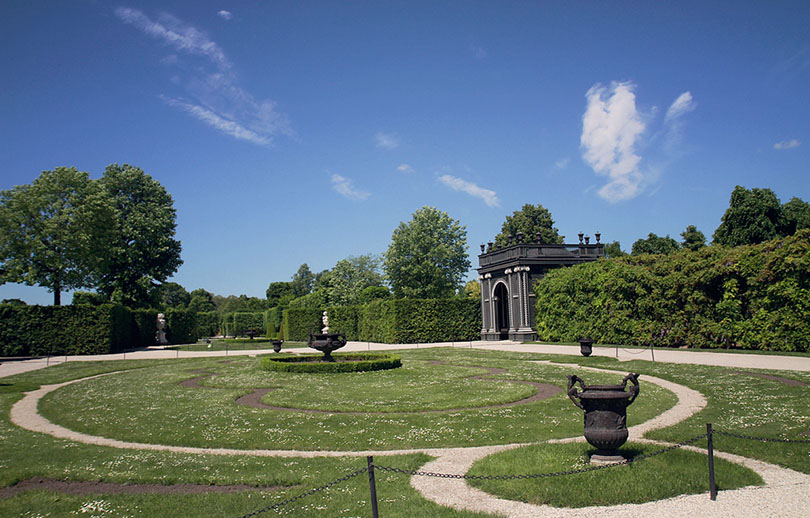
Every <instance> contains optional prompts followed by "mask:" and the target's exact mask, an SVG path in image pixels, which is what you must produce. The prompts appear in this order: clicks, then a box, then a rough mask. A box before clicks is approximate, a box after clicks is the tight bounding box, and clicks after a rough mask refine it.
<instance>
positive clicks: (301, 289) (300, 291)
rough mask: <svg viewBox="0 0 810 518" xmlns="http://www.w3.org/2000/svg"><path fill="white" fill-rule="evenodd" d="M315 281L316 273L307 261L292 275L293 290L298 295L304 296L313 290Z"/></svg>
mask: <svg viewBox="0 0 810 518" xmlns="http://www.w3.org/2000/svg"><path fill="white" fill-rule="evenodd" d="M314 281H315V274H314V273H312V270H310V269H309V265H307V263H304V264H302V265H301V266H299V267H298V271H297V272H295V274H293V276H292V282H291V284H292V290H293V294H294V295H295V296H296V297H301V296H304V295H306V294H308V293H310V292H311V291H312V283H313V282H314Z"/></svg>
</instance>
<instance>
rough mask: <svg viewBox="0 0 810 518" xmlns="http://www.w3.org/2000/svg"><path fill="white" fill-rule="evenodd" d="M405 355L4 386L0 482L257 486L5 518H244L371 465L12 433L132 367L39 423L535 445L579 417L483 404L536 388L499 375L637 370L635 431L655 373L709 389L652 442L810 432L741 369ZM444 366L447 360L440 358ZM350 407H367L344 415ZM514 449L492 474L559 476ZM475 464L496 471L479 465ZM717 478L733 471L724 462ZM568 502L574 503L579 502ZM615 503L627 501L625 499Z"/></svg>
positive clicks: (409, 507) (61, 502)
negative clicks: (348, 365)
mask: <svg viewBox="0 0 810 518" xmlns="http://www.w3.org/2000/svg"><path fill="white" fill-rule="evenodd" d="M400 354H401V356H402V359H403V363H404V365H405V366H404V367H403V368H401V369H394V370H391V371H379V372H376V373H363V374H329V375H302V374H289V373H270V372H266V371H261V370H259V368H258V361H259V360H258V359H255V358H252V359H251V358H242V357H237V358H229V360H231V361H230V362H229V363H222V360H224V358H206V359H194V360H182V359H180V360H161V361H116V362H75V363H67V364H61V365H58V366H54V367H50V368H48V369H44V370H40V371H33V372H29V373H25V374H20V375H17V376H13V377H8V378H3V379H0V488H3V487H10V486H13V485H14V484H15V483H16V482H18V481H21V480H26V479H30V478H34V477H44V478H52V479H59V480H69V481H103V482H112V483H120V484H164V485H173V484H180V483H186V484H214V485H232V484H247V485H250V486H252V487H256V488H257V489H256V490H255V491H244V492H237V493H227V494H221V493H207V494H182V493H181V494H171V495H165V494H102V495H70V494H66V493H61V492H55V491H33V490H29V491H24V492H21V493H19V494H17V495H16V496H11V497H7V498H0V516H71V517H72V516H150V517H151V516H192V517H193V516H241V515H243V514H246V513H248V512H251V511H254V510H256V509H259V508H262V507H265V506H268V505H271V504H272V503H275V502H278V501H281V500H284V499H285V498H288V497H290V496H294V495H297V494H300V493H303V492H305V491H307V490H309V489H311V488H313V487H318V486H320V485H323V484H325V483H328V482H330V481H332V480H335V479H337V478H339V477H341V476H344V475H346V474H348V473H351V472H353V471H355V470H358V469H362V468H363V467H364V466H365V459H364V458H356V457H355V458H350V457H339V458H317V459H305V458H272V457H269V458H268V457H263V458H257V457H251V456H247V455H245V456H242V455H239V456H215V455H192V454H181V453H170V452H155V451H146V450H120V449H114V448H106V447H98V446H91V445H86V444H81V443H76V442H72V441H67V440H61V439H56V438H53V437H50V436H48V435H44V434H39V433H33V432H28V431H26V430H23V429H20V428H18V427H16V426H14V425H12V424H11V423H10V421H9V418H8V415H9V409H10V407H11V405H12V404H13V403H14V402H15V401H17V400H19V399H20V398H21V397H22V392H24V391H28V390H32V389H35V388H37V387H38V386H40V385H44V384H52V383H58V382H62V381H68V380H72V379H78V378H84V377H87V376H90V375H93V374H99V373H103V372H115V371H121V372H118V373H115V374H111V375H109V376H104V377H100V378H96V379H93V380H84V381H80V382H78V383H76V384H73V385H70V386H67V387H64V388H62V389H59V390H57V391H56V392H54V393H52V394H51V395H50V396H49V397H47V398H46V399H45V400H43V401H42V402H41V404H40V411H41V413H43V414H44V415H46V416H47V417H48V418H49V419H51V420H53V421H55V422H57V423H59V424H62V425H63V426H66V427H68V428H71V429H75V430H78V431H83V432H85V433H90V434H97V435H103V436H106V437H112V438H116V439H121V440H129V441H137V442H152V443H162V444H174V445H187V446H201V447H231V448H244V449H248V448H251V449H252V448H261V449H310V450H312V449H334V450H358V449H363V450H365V449H380V450H385V449H400V448H410V447H444V446H474V445H487V444H506V443H515V442H536V441H542V440H545V439H549V438H554V437H564V436H573V435H579V434H581V433H582V413H581V411H580V410H578V409H577V408H576V407H574V406H573V405H572V404H571V402H570V401H569V400H568V399H567V397H566V396H565V394H564V392H560V393H558V394H557V395H555V396H552V397H551V398H549V399H546V400H543V401H537V402H532V403H529V404H525V405H518V406H513V407H505V408H504V407H496V408H487V409H485V408H480V407H482V406H488V405H498V404H501V403H504V402H508V401H514V400H518V399H522V398H524V397H526V396H527V394H529V393H531V392H532V391H533V388H532V387H531V386H526V385H519V384H516V383H508V382H506V381H504V380H507V379H510V380H525V381H533V382H539V383H553V384H556V385H557V386H559V387H560V388H564V386H565V383H566V379H565V375H566V374H569V373H572V372H571V370H572V369H571V368H567V367H566V368H563V367H559V366H553V365H546V364H537V363H534V361H528V360H551V361H552V362H555V361H557V362H565V363H579V364H583V365H590V366H598V367H604V368H609V369H614V370H616V371H617V372H616V374H596V373H591V372H579V373H578V374H579V375H580V376H581V377H583V378H585V379H586V381H587V382H588V383H591V384H597V383H616V382H618V381H620V380H621V378H622V377H623V376H624V374H626V373H627V372H630V371H633V372H640V373H641V374H642V376H641V378H640V383H641V389H642V392H641V395H640V396H639V398H638V400H637V401H636V402H635V403H634V404H633V405H632V406H631V407H630V408H629V411H628V413H629V415H628V420H629V424H630V425H632V424H636V423H639V422H642V421H644V420H647V419H649V418H651V417H653V416H655V415H657V414H659V413H661V412H662V411H664V410H666V409H667V408H669V407H671V406H672V405H673V404H674V402H675V398H674V396H673V395H672V394H671V393H669V392H668V391H665V390H663V389H660V388H658V387H657V386H654V385H652V384H649V383H644V375H645V374H649V375H654V376H658V377H661V378H665V379H668V380H671V381H674V382H676V383H681V384H684V385H687V386H689V387H691V388H694V389H696V390H699V391H701V392H702V393H703V394H705V395H706V397H707V400H708V406H707V408H706V410H704V411H703V412H701V413H700V414H699V415H698V416H696V417H694V418H690V419H688V420H687V421H686V422H685V423H683V424H679V425H676V426H674V427H671V428H668V429H665V430H662V431H657V432H653V433H651V434H649V435H648V436H649V437H652V438H658V439H665V440H671V441H680V440H683V439H686V438H689V437H693V436H695V435H699V434H701V433H703V432H704V431H705V422H706V421H712V422H713V423H714V424H715V427H717V428H722V429H726V430H729V431H744V432H745V433H750V434H752V435H756V434H762V435H767V436H771V437H785V438H806V437H805V436H803V435H801V434H802V432H804V431H807V430H808V429H810V424H808V416H809V415H810V398H808V397H807V391H808V388H807V386H805V387H790V386H787V385H785V384H784V383H780V382H778V381H774V380H771V379H762V378H756V377H753V376H748V375H743V374H740V372H739V371H738V370H734V369H723V368H715V367H700V366H694V365H670V364H655V363H650V362H641V361H637V362H627V363H619V362H616V361H615V360H612V359H609V358H582V357H578V356H570V357H560V356H543V355H530V354H517V353H501V352H494V351H482V350H475V349H473V350H470V349H419V350H408V351H402V352H401V353H400ZM436 361H439V362H442V364H441V365H436V364H434V362H436ZM478 366H487V367H498V368H502V369H506V371H507V372H506V373H504V374H498V375H494V376H489V377H487V376H484V377H485V379H472V378H470V377H469V376H472V375H486V374H487V371H485V370H483V369H481V368H479V367H478ZM196 370H205V371H206V372H215V373H218V375H217V376H214V377H209V378H206V379H204V380H202V384H203V385H207V386H210V387H212V388H202V387H182V386H180V384H179V383H180V382H181V381H182V380H184V379H189V378H193V377H197V376H199V374H195V373H194V372H192V371H196ZM771 374H775V375H778V376H783V377H788V378H792V379H795V380H798V381H804V382H808V383H810V375H808V374H799V373H795V372H790V373H787V372H772V373H771ZM495 380H499V381H495ZM260 387H263V388H274V390H273V391H271V392H269V393H268V394H267V395H266V396H265V398H264V402H265V403H267V404H270V405H277V406H288V407H294V408H310V409H320V410H326V411H332V412H333V413H323V414H320V413H304V412H298V411H294V410H284V411H280V410H267V409H257V408H250V407H245V406H242V405H237V404H235V400H236V398H238V397H239V396H241V395H243V394H246V393H249V392H251V391H252V390H253V389H255V388H260ZM476 407H477V408H476ZM423 410H429V411H430V413H424V412H422V411H423ZM347 411H352V412H357V413H356V414H352V413H344V412H347ZM364 412H365V413H364ZM547 447H551V446H550V445H549V446H544V445H541V446H537V447H531V448H536V449H537V450H538V451H540V450H542V449H544V448H547ZM583 447H587V446H585V445H582V444H580V445H565V448H572V451H571V452H570V459H568V460H561V461H560V462H563V463H566V462H567V463H568V464H571V463H572V462H573V463H576V462H577V459H578V458H581V455H582V452H581V451H574V450H576V449H577V448H583ZM633 447H638V448H640V449H643V448H647V446H638V445H633ZM715 447H716V448H718V449H720V450H724V451H732V452H734V453H738V454H740V455H744V456H747V457H755V458H761V459H763V460H767V461H770V462H774V463H777V464H782V465H785V466H789V467H792V468H794V469H798V470H800V471H804V472H810V465H808V464H810V463H808V461H807V459H808V456H807V455H808V447H807V445H804V446H803V447H801V446H798V445H784V443H781V444H779V445H773V446H772V445H769V444H762V443H750V442H746V441H743V440H732V439H731V438H726V437H716V438H715ZM553 448H555V451H557V452H562V451H563V449H564V448H563V445H554V446H553ZM556 448H563V449H559V450H557V449H556ZM652 448H654V447H652ZM802 448H803V449H802ZM515 451H517V452H524V453H525V455H521V458H523V459H524V460H525V461H526V462H528V464H514V465H512V462H511V461H506V462H503V461H502V459H501V458H500V456H493V457H491V459H492V462H493V467H492V469H493V470H495V469H503V468H496V467H495V466H496V465H497V464H499V463H500V464H502V465H503V466H505V467H506V468H508V470H509V471H512V472H515V473H516V472H520V474H524V473H537V472H542V471H545V470H546V469H553V466H551V465H549V466H546V465H545V464H542V462H541V460H539V459H536V462H535V461H533V460H532V459H535V457H537V456H536V455H535V452H532V451H530V450H523V449H520V450H515ZM683 453H685V452H683ZM673 454H675V456H674V457H670V455H673ZM541 457H542V455H541ZM681 458H682V460H678V459H681ZM572 459H573V460H572ZM656 459H657V462H660V463H662V464H661V465H660V466H657V467H656V468H654V469H657V471H658V472H659V473H660V472H664V471H665V470H670V471H671V470H675V471H677V472H678V473H683V475H677V476H671V477H670V478H672V479H673V480H674V481H675V482H676V483H675V487H674V488H672V489H667V490H666V491H663V490H662V491H653V492H652V493H651V494H650V495H648V496H647V497H646V498H649V499H657V498H663V497H665V496H669V495H670V494H680V493H684V492H693V491H705V490H706V488H705V481H703V479H704V478H705V456H701V455H699V454H688V455H683V456H682V455H681V452H673V453H667V454H664V455H661V456H659V457H656ZM670 459H673V460H670ZM427 460H428V457H427V456H425V455H421V454H412V455H398V456H391V457H384V458H383V457H377V458H376V462H377V463H378V464H382V465H386V466H394V467H400V468H403V469H419V467H421V466H422V465H423V464H424V463H425V462H426V461H427ZM485 461H487V462H489V461H490V459H485ZM646 462H650V461H643V462H642V463H639V464H638V465H637V466H634V467H632V468H612V469H609V470H601V471H599V472H597V473H595V474H594V475H593V476H594V477H597V478H596V479H595V480H597V481H604V483H605V484H608V485H612V484H616V483H617V481H619V483H620V482H621V481H622V480H623V477H625V476H626V472H622V471H615V470H616V469H618V470H627V469H631V470H637V469H638V470H641V469H648V468H642V464H643V463H646ZM720 464H721V465H722V463H720ZM651 466H652V464H651ZM723 466H724V465H723ZM474 469H476V470H479V469H484V470H487V469H490V468H488V467H487V466H486V464H479V465H477V466H476V467H475V468H474ZM694 469H696V470H698V471H699V472H700V473H701V475H700V476H699V477H698V476H693V475H692V474H691V473H692V472H691V471H690V470H694ZM718 469H720V468H718ZM722 469H723V470H726V468H725V466H724V467H723V468H722ZM718 473H721V472H720V471H718ZM722 473H723V475H722V476H720V475H718V478H719V482H720V484H721V488H728V487H732V485H733V484H735V483H741V484H746V483H756V482H751V481H750V480H749V479H746V478H745V477H750V475H749V474H743V475H741V477H742V478H741V480H742V481H741V482H732V479H731V478H729V477H726V475H725V473H726V471H722ZM735 476H736V475H735ZM616 477H619V478H616ZM695 478H696V479H697V480H698V481H699V482H698V483H697V486H696V487H695V488H693V487H691V486H689V485H688V484H686V482H688V481H691V480H692V479H695ZM687 479H688V480H687ZM566 480H567V482H566ZM678 480H681V481H682V482H683V484H682V483H681V482H678ZM589 483H590V482H589ZM594 483H596V482H594ZM690 483H691V482H690ZM377 484H378V486H377V490H378V496H379V499H380V513H381V515H383V516H393V517H406V516H414V515H421V516H425V517H437V518H439V517H441V518H444V517H448V518H450V517H452V518H458V517H463V518H467V517H483V516H488V515H484V514H480V513H470V512H458V511H453V510H451V509H447V508H444V507H440V506H438V505H436V504H433V503H431V502H428V501H427V500H425V499H424V498H422V497H421V495H419V494H418V493H417V492H416V491H415V490H414V489H413V488H411V487H410V484H409V479H408V477H407V476H404V475H399V474H394V473H388V472H378V473H377ZM561 484H562V486H563V487H565V486H566V485H571V480H570V477H563V479H561ZM573 485H574V486H575V484H573ZM653 487H658V485H653ZM262 488H272V489H262ZM492 490H493V491H495V489H492ZM572 492H573V491H572ZM580 492H581V491H580ZM673 492H674V493H673ZM560 495H561V496H560V498H562V500H561V501H562V502H564V503H565V502H568V501H569V500H567V499H568V498H569V497H570V495H569V496H566V494H565V493H564V491H563V492H562V493H560ZM570 498H571V500H570V501H571V502H573V497H570ZM618 499H619V500H621V501H629V500H627V499H626V498H625V497H619V498H618ZM368 500H369V496H368V479H367V476H366V475H365V474H362V475H360V476H358V477H355V478H354V479H352V480H350V481H348V482H346V483H343V484H340V485H337V486H334V487H332V488H330V489H329V490H328V491H325V492H322V493H318V494H316V495H312V496H309V497H307V498H305V499H302V500H299V501H297V502H295V503H294V504H291V505H290V506H288V507H285V508H284V509H283V511H281V512H279V513H276V512H274V511H271V512H268V513H265V514H264V515H265V516H274V515H276V514H285V515H290V516H301V517H304V516H311V515H312V514H313V513H315V512H318V513H320V514H321V515H323V516H369V515H370V504H369V501H368ZM590 503H594V502H590ZM590 503H589V502H583V503H582V504H581V505H590ZM565 505H573V504H572V503H565ZM577 505H580V504H577Z"/></svg>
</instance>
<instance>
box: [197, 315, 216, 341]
mask: <svg viewBox="0 0 810 518" xmlns="http://www.w3.org/2000/svg"><path fill="white" fill-rule="evenodd" d="M196 334H197V338H204V337H208V336H216V335H218V334H219V313H217V312H216V311H200V312H199V313H197V333H196Z"/></svg>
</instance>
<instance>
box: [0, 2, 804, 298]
mask: <svg viewBox="0 0 810 518" xmlns="http://www.w3.org/2000/svg"><path fill="white" fill-rule="evenodd" d="M0 9H1V10H2V16H0V49H2V50H0V70H2V74H0V91H1V92H2V95H1V96H0V135H2V146H0V158H1V159H2V164H3V167H2V170H1V171H2V172H0V189H9V188H11V187H13V186H14V185H19V184H26V183H30V182H32V181H33V180H34V179H35V178H36V177H37V176H38V175H39V174H40V173H41V172H42V171H43V170H50V169H53V168H55V167H58V166H75V167H77V168H78V169H80V170H83V171H87V172H89V173H90V175H91V177H93V178H98V177H100V176H101V174H102V172H103V170H104V168H105V167H106V166H107V165H109V164H111V163H113V162H118V163H129V164H133V165H137V166H139V167H141V168H142V169H143V170H144V171H145V172H147V173H148V174H150V175H151V176H153V177H154V178H156V179H157V180H159V181H160V182H161V183H162V184H163V185H164V186H165V187H166V189H167V190H168V191H169V192H170V193H171V194H172V196H173V197H174V200H175V208H176V209H177V213H178V218H177V223H178V225H177V235H176V237H177V238H178V239H180V240H181V241H182V244H183V253H182V258H183V261H184V264H183V266H181V267H180V269H179V270H178V272H177V273H176V275H175V276H174V277H173V279H172V280H173V281H175V282H179V283H180V284H182V285H183V286H185V287H186V288H187V289H188V290H189V291H191V290H193V289H196V288H200V287H202V288H205V289H207V290H209V291H212V292H214V293H217V294H221V295H229V294H235V295H239V294H242V293H244V294H247V295H250V296H262V297H263V296H264V292H265V289H266V288H267V285H268V284H269V283H270V282H272V281H279V280H289V278H290V277H291V276H292V274H293V273H295V271H296V270H297V268H298V266H299V265H300V264H301V263H308V264H309V266H310V268H311V269H312V270H313V271H320V270H323V269H326V268H331V267H332V266H333V265H334V264H335V263H336V262H337V261H338V260H340V259H343V258H345V257H348V256H352V255H362V254H381V253H383V252H385V250H386V249H387V247H388V245H389V244H390V240H391V233H392V232H393V230H394V228H396V226H397V225H398V224H399V222H400V221H408V220H409V219H410V217H411V215H412V213H413V212H414V211H416V210H417V209H419V208H420V207H422V206H425V205H429V206H435V207H438V208H439V209H441V210H443V211H446V212H447V213H448V214H449V215H450V216H452V217H453V218H456V219H458V220H460V221H461V223H462V224H464V225H466V228H467V233H468V243H469V251H470V256H471V261H472V263H473V267H475V266H477V254H478V252H479V248H478V245H479V244H480V243H483V242H486V241H488V240H491V239H492V238H493V237H494V236H495V234H497V233H498V232H499V230H500V227H501V224H502V223H503V221H504V218H505V216H506V215H508V214H511V213H512V212H513V211H515V210H517V209H519V208H520V207H521V206H522V205H523V204H525V203H532V204H537V203H540V204H542V205H543V206H544V207H546V208H548V209H549V210H550V211H551V213H552V216H553V218H554V220H555V222H556V226H557V227H558V228H559V229H560V232H561V233H562V234H564V235H566V236H567V238H566V242H572V241H574V240H576V233H577V232H578V231H580V230H581V231H583V232H585V233H588V234H591V235H592V234H593V233H594V232H596V231H601V233H602V236H603V238H602V239H603V241H606V242H609V241H614V240H618V241H620V242H621V244H622V247H623V248H624V249H626V250H629V248H630V246H631V245H632V243H633V241H635V240H636V239H638V238H641V237H646V235H647V234H648V233H650V232H655V233H657V234H659V235H665V234H669V235H670V236H672V237H675V238H676V239H679V240H680V236H679V234H680V233H681V232H682V231H683V230H684V228H685V227H686V226H687V225H697V227H698V228H699V229H700V230H702V231H703V232H704V233H705V234H706V235H707V237H710V236H711V234H712V232H714V229H715V228H716V227H717V226H718V225H719V223H720V217H721V216H722V214H723V212H724V210H725V209H726V208H727V206H728V200H729V196H730V194H731V191H732V189H733V188H734V186H735V185H738V184H740V185H743V186H745V187H748V188H752V187H768V188H771V189H773V190H774V191H775V192H776V194H777V195H778V196H779V197H780V199H781V200H782V201H783V202H786V201H788V200H789V199H790V198H791V197H793V196H798V197H800V198H802V199H804V200H806V201H810V178H809V177H808V176H809V174H808V173H810V165H809V164H810V134H808V133H809V130H810V99H808V97H809V96H810V31H808V27H810V3H808V2H807V1H795V2H790V1H773V2H706V1H701V2H671V3H670V2H666V3H665V2H547V1H537V2H510V1H498V2H472V1H429V2H418V1H413V0H412V1H403V2H359V1H358V2H334V1H327V2H316V1H301V2H281V1H267V2H259V1H242V2H233V1H231V2H228V1H220V2H208V1H196V2H135V1H133V2H122V3H114V2H94V1H65V2H52V1H42V0H31V1H25V2H22V1H19V2H4V3H3V6H2V8H0ZM474 273H475V272H473V271H471V272H470V277H471V278H472V277H473V275H474ZM12 297H18V298H22V299H24V300H26V301H28V302H29V303H43V304H48V303H51V301H52V296H51V295H50V294H49V293H47V291H46V290H45V289H42V288H32V287H25V286H18V285H12V284H6V285H4V286H0V298H12ZM63 300H66V301H69V300H70V298H69V297H65V298H64V299H63Z"/></svg>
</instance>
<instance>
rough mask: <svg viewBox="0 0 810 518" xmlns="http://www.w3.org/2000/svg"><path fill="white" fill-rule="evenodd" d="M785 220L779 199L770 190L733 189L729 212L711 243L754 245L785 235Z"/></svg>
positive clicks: (737, 187) (726, 213)
mask: <svg viewBox="0 0 810 518" xmlns="http://www.w3.org/2000/svg"><path fill="white" fill-rule="evenodd" d="M785 226H786V225H785V218H784V214H783V213H782V204H781V203H780V202H779V198H777V197H776V194H774V192H773V191H772V190H770V189H757V188H754V189H750V190H749V189H746V188H745V187H742V186H739V185H738V186H736V187H735V188H734V191H732V193H731V200H730V201H729V205H728V209H726V212H725V214H723V217H722V218H721V222H720V226H719V227H717V230H715V231H714V237H713V242H714V243H717V244H720V245H725V246H740V245H754V244H757V243H762V242H763V241H770V240H771V239H776V238H777V237H780V236H783V235H784V229H785Z"/></svg>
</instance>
